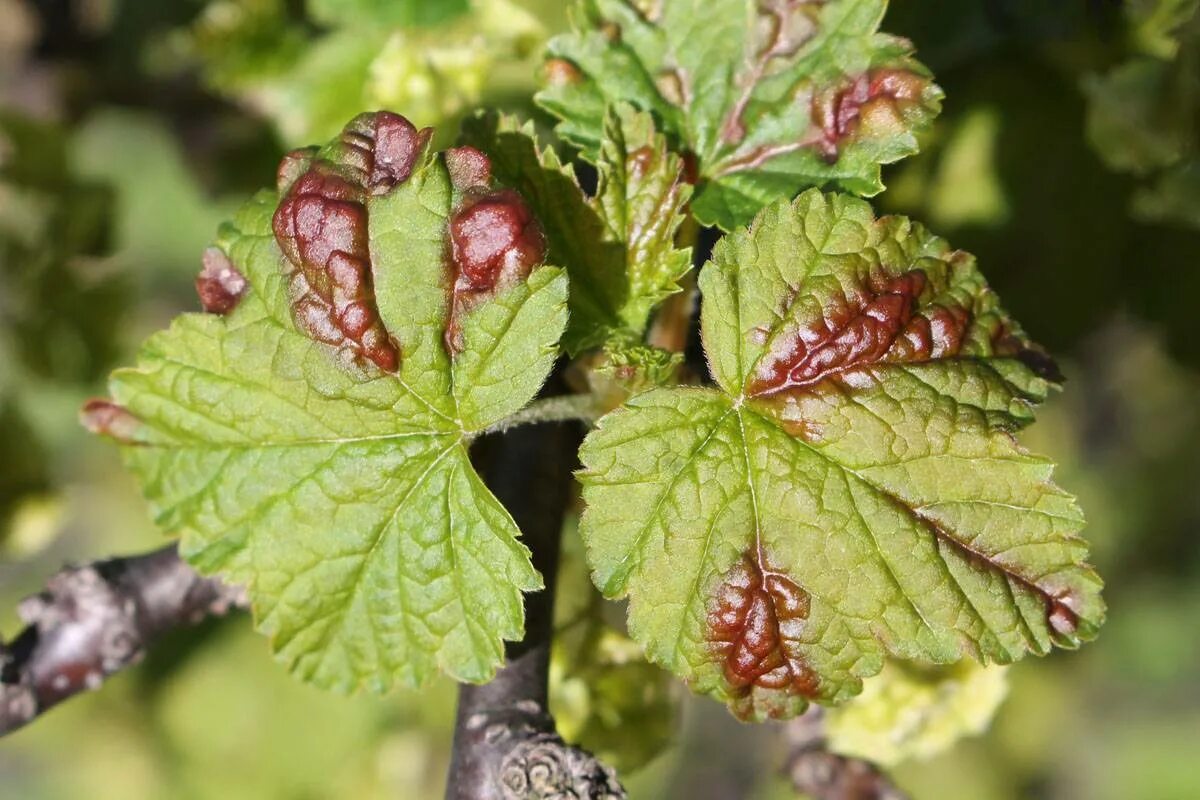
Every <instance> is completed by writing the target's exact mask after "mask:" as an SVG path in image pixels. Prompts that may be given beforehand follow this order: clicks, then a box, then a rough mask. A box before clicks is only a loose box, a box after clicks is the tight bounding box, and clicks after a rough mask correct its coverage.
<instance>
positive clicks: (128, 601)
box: [0, 545, 245, 736]
mask: <svg viewBox="0 0 1200 800" xmlns="http://www.w3.org/2000/svg"><path fill="white" fill-rule="evenodd" d="M244 605H245V597H244V595H243V593H242V591H241V590H239V589H235V588H232V587H229V586H226V585H224V584H222V583H221V582H219V581H217V580H215V579H212V578H203V577H201V576H200V575H198V574H197V573H196V572H195V571H194V570H193V569H192V568H191V567H189V566H188V565H187V564H186V563H184V561H183V560H182V559H181V558H180V557H179V555H178V553H177V552H176V549H175V546H174V545H170V546H168V547H164V548H162V549H161V550H155V551H153V552H151V553H147V554H144V555H137V556H127V557H124V558H113V559H110V560H108V561H98V562H96V563H93V564H86V565H83V566H78V567H67V568H66V569H64V570H62V571H61V572H59V573H58V574H57V575H55V576H54V577H52V578H51V579H50V580H49V581H48V582H47V584H46V589H45V591H43V592H40V593H39V594H36V595H33V596H32V597H28V598H26V599H25V600H23V601H22V602H21V604H20V606H18V608H17V613H18V614H19V615H20V617H21V619H22V620H23V621H24V622H25V623H26V625H27V626H28V627H26V628H25V630H23V631H22V632H21V633H20V634H18V635H17V637H16V638H15V639H13V640H12V641H11V642H8V643H4V642H0V736H2V735H4V734H6V733H9V732H11V731H14V730H16V729H17V728H20V727H21V726H22V725H25V724H26V723H28V722H31V721H32V720H34V719H36V718H37V717H38V716H39V715H41V714H43V713H44V712H46V711H47V710H48V709H50V708H52V707H54V706H56V705H58V704H59V703H61V702H62V701H63V700H66V699H67V698H69V697H72V696H74V695H76V694H78V693H80V692H82V691H83V690H85V689H97V688H99V687H100V684H102V683H103V682H104V680H105V679H106V678H108V676H109V675H112V674H113V673H115V672H118V671H120V670H122V669H124V668H125V667H127V666H129V665H130V664H133V663H136V662H137V661H139V660H140V659H141V658H142V656H143V655H144V654H145V652H146V648H147V647H148V646H149V645H150V643H151V642H153V641H154V640H155V639H156V638H158V637H159V636H161V635H162V634H164V633H166V632H167V631H169V630H172V629H175V628H179V627H183V626H185V625H193V624H196V623H198V622H200V621H201V620H203V619H204V618H205V617H208V616H210V615H213V614H224V613H226V612H227V611H228V610H229V609H230V608H233V607H241V606H244Z"/></svg>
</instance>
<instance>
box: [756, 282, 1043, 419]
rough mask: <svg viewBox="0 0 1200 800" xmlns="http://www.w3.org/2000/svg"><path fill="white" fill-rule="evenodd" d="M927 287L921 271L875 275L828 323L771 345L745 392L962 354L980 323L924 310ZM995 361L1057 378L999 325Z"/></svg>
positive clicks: (959, 310)
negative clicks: (1003, 360) (1012, 360)
mask: <svg viewBox="0 0 1200 800" xmlns="http://www.w3.org/2000/svg"><path fill="white" fill-rule="evenodd" d="M928 285H929V280H928V278H927V276H926V274H925V272H923V271H922V270H919V269H914V270H911V271H909V272H906V273H904V274H902V275H898V276H889V277H882V276H876V277H875V278H874V279H873V280H872V281H871V282H870V283H869V284H868V286H866V287H864V288H862V289H860V290H857V291H854V292H852V293H850V294H848V295H847V296H846V297H844V298H842V300H841V302H839V303H830V304H828V305H827V306H826V307H825V309H824V316H823V317H822V318H820V319H817V320H815V321H812V322H810V323H809V324H807V325H806V326H804V327H802V328H800V329H799V330H797V331H795V332H793V333H791V334H790V335H788V336H787V337H781V338H780V340H778V341H776V342H773V343H772V345H771V347H772V349H771V352H770V353H768V354H767V355H766V356H765V357H764V358H763V361H762V363H761V364H760V366H759V367H758V369H757V370H756V372H755V375H754V377H753V379H752V380H751V382H750V385H749V386H748V391H749V394H750V395H751V396H754V397H768V396H771V395H774V394H777V393H779V392H784V391H788V390H805V389H812V388H814V387H816V386H817V385H818V384H820V383H822V382H823V381H825V380H826V379H829V378H833V377H838V376H845V375H846V374H847V373H851V372H853V371H854V370H855V369H858V368H865V367H868V366H870V365H872V364H878V363H921V362H925V361H931V360H935V359H942V358H954V357H957V356H959V355H961V354H962V351H963V347H964V345H965V344H966V340H967V333H968V331H969V330H970V328H971V326H972V324H973V323H975V322H976V321H977V320H976V318H975V316H974V313H973V311H972V309H971V308H968V307H965V306H961V305H940V304H936V303H922V302H921V299H922V294H924V293H926V289H927V287H928ZM991 347H992V351H993V352H994V353H995V355H997V356H1002V357H1005V356H1007V357H1014V358H1018V359H1021V360H1022V361H1025V362H1028V363H1031V369H1034V371H1035V372H1037V373H1038V374H1039V375H1042V376H1043V377H1049V376H1051V375H1053V374H1057V367H1056V366H1055V365H1054V362H1053V361H1052V360H1050V359H1049V358H1048V357H1047V356H1045V355H1044V354H1042V353H1041V352H1040V351H1038V350H1036V349H1034V347H1033V345H1031V344H1029V343H1028V342H1026V341H1025V340H1024V339H1023V338H1022V337H1021V336H1018V335H1016V334H1015V333H1013V332H1012V331H1010V330H1008V329H1006V328H1004V327H1003V326H1001V327H1000V328H999V329H997V330H996V331H994V333H993V335H992V337H991Z"/></svg>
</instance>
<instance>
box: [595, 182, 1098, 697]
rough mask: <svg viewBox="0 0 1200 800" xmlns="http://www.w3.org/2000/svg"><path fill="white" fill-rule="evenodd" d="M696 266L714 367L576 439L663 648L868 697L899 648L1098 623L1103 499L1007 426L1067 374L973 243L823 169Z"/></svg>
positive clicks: (605, 578) (698, 685)
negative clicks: (1091, 529)
mask: <svg viewBox="0 0 1200 800" xmlns="http://www.w3.org/2000/svg"><path fill="white" fill-rule="evenodd" d="M700 287H701V291H702V292H703V296H704V305H703V314H702V323H703V332H704V344H705V349H706V351H707V355H708V359H709V362H710V364H711V365H712V369H713V373H714V375H715V377H716V379H717V382H718V384H719V388H717V389H702V388H680V389H660V390H655V391H651V392H648V393H645V394H642V395H639V396H637V397H635V398H634V399H633V400H631V401H630V402H629V403H628V404H627V406H626V407H625V408H623V409H619V410H617V411H615V412H613V413H612V414H610V415H608V416H607V417H605V418H603V419H602V420H601V421H600V423H599V425H598V427H597V428H596V430H595V431H593V433H592V434H591V435H590V436H589V437H588V439H587V441H586V442H585V444H584V447H583V450H582V454H581V455H582V461H583V464H584V470H583V472H582V473H581V476H580V477H581V480H582V482H583V484H584V487H585V488H584V497H585V500H586V501H587V511H586V513H585V515H584V518H583V522H582V534H583V537H584V540H585V542H586V543H587V546H588V557H589V561H590V564H591V566H592V569H593V577H594V579H595V581H596V583H597V585H598V586H599V587H600V588H601V589H602V590H603V591H604V593H605V594H607V595H608V596H610V597H621V596H626V595H628V596H629V598H630V608H629V614H630V630H631V632H632V633H633V635H634V637H635V638H637V639H638V640H639V641H640V642H641V643H642V644H643V645H644V646H645V647H646V648H647V652H648V653H649V655H650V656H651V658H653V659H654V660H656V661H658V662H660V663H662V664H663V665H665V666H667V667H669V668H670V669H672V670H673V671H675V672H676V673H677V674H678V675H680V676H681V677H683V678H684V679H686V680H687V681H688V682H689V684H690V685H691V686H692V688H693V689H695V690H696V691H699V692H702V693H706V694H710V695H713V696H714V697H717V698H718V699H721V700H723V701H725V702H727V703H728V704H729V705H730V707H731V709H732V710H733V711H734V713H735V714H737V715H738V716H740V717H743V718H746V719H765V718H772V717H787V716H792V715H794V714H796V713H798V712H799V711H801V710H802V709H803V708H804V707H805V706H806V704H807V702H808V701H811V700H816V701H820V702H826V703H830V702H838V701H841V700H844V699H846V698H847V697H849V696H851V695H853V694H855V693H857V692H858V691H859V689H860V685H861V679H862V678H863V677H864V676H867V675H871V674H874V673H875V672H877V671H878V670H879V669H880V667H881V665H882V659H883V656H884V654H890V655H895V656H899V657H903V658H910V659H918V660H924V661H930V662H935V663H950V662H954V661H957V660H958V659H960V658H962V657H963V656H972V657H974V658H976V659H978V660H981V661H984V662H1000V663H1007V662H1010V661H1013V660H1015V659H1018V658H1020V657H1021V656H1023V655H1024V654H1026V653H1029V652H1032V653H1037V654H1042V653H1046V652H1048V651H1049V650H1050V648H1051V646H1052V645H1055V644H1057V645H1060V646H1075V645H1077V644H1078V643H1080V642H1081V641H1083V640H1085V639H1088V638H1090V637H1092V636H1093V635H1094V634H1095V632H1096V629H1097V627H1098V626H1099V625H1100V623H1101V621H1102V619H1103V615H1104V609H1103V604H1102V601H1101V600H1100V597H1099V589H1100V581H1099V579H1098V578H1097V577H1096V575H1095V574H1094V573H1093V572H1092V571H1091V569H1090V568H1089V567H1088V566H1087V565H1086V564H1085V563H1084V559H1085V557H1086V546H1085V544H1084V543H1083V542H1082V540H1081V539H1079V538H1078V532H1079V530H1080V529H1081V528H1082V525H1083V518H1082V515H1081V514H1080V512H1079V509H1078V507H1077V506H1076V505H1075V502H1074V500H1073V498H1072V497H1071V496H1070V495H1068V494H1067V493H1065V492H1064V491H1062V490H1061V489H1059V488H1058V487H1057V486H1056V485H1055V484H1054V483H1053V482H1052V480H1051V471H1052V465H1051V464H1050V462H1048V461H1047V460H1045V459H1043V458H1041V457H1038V456H1035V455H1031V454H1030V453H1028V452H1027V451H1025V450H1024V449H1023V448H1022V447H1021V446H1020V445H1019V444H1018V443H1017V442H1016V441H1015V439H1014V438H1013V435H1012V431H1014V430H1015V429H1017V428H1019V427H1020V426H1022V425H1025V424H1027V423H1028V422H1029V421H1030V420H1031V407H1032V405H1033V404H1034V403H1036V402H1037V401H1039V400H1040V399H1041V398H1042V397H1043V396H1044V395H1045V393H1046V391H1047V389H1048V388H1049V386H1050V385H1051V384H1052V383H1053V381H1054V380H1055V379H1056V378H1057V373H1056V371H1055V369H1054V366H1053V363H1052V362H1051V361H1050V360H1049V359H1048V358H1047V357H1046V356H1045V355H1044V354H1043V353H1042V352H1041V351H1040V350H1038V349H1037V348H1036V346H1035V345H1033V344H1032V343H1031V342H1030V341H1029V340H1028V338H1027V337H1026V336H1025V334H1024V333H1023V332H1022V331H1021V330H1020V328H1019V327H1017V325H1016V323H1015V322H1013V321H1012V320H1011V319H1010V318H1009V317H1008V315H1007V314H1006V313H1005V312H1004V311H1003V309H1002V308H1000V306H999V304H998V302H997V300H996V297H995V295H994V294H993V293H992V292H991V291H990V289H988V287H987V285H986V283H985V282H984V280H983V278H982V276H981V275H980V273H979V272H978V270H977V269H976V267H975V264H974V262H973V260H972V259H971V257H970V256H968V255H966V254H965V253H961V252H957V251H952V250H951V249H950V248H949V247H948V246H947V245H946V243H945V242H944V241H942V240H940V239H938V238H936V237H933V236H931V235H930V234H928V233H927V232H926V231H925V230H924V229H922V228H920V227H919V226H917V225H914V224H912V223H910V222H908V221H907V220H905V219H900V218H884V219H875V218H874V216H873V214H872V212H871V210H870V208H869V206H868V205H867V204H866V203H864V202H862V201H859V200H855V199H852V198H848V197H844V196H838V195H822V194H821V193H819V192H816V191H809V192H806V193H804V194H802V195H801V196H800V197H799V198H797V200H796V201H795V202H794V203H786V202H782V203H778V204H776V205H773V206H771V207H769V208H768V209H767V210H765V211H764V212H763V213H762V214H761V215H760V216H759V218H758V219H757V220H756V222H755V224H754V226H752V228H751V229H750V230H749V231H746V230H742V231H738V232H735V233H734V234H732V235H731V236H730V237H728V238H726V239H725V240H723V241H722V242H721V243H720V244H718V246H717V249H716V251H715V254H714V259H713V261H712V262H711V263H710V264H708V265H706V266H705V267H704V269H703V271H702V272H701V279H700Z"/></svg>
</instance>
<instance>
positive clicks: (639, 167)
mask: <svg viewBox="0 0 1200 800" xmlns="http://www.w3.org/2000/svg"><path fill="white" fill-rule="evenodd" d="M603 124H604V132H603V138H602V141H601V152H600V154H599V157H598V169H599V173H600V184H599V188H598V191H597V194H596V196H595V197H594V198H588V197H586V196H585V195H584V193H583V191H582V190H581V189H580V188H579V184H578V182H577V181H576V179H575V175H574V171H573V170H572V168H571V167H569V166H564V165H563V163H562V162H561V161H560V160H559V159H558V156H557V155H556V154H555V153H554V152H553V151H552V150H549V149H542V148H541V147H540V146H539V145H538V142H537V139H536V137H535V134H534V131H533V127H532V126H531V125H524V126H522V125H520V124H519V123H518V122H517V121H516V120H515V119H513V118H511V117H503V116H498V115H485V116H478V117H475V118H473V119H470V120H467V122H466V123H465V124H464V126H463V141H465V142H466V143H467V144H468V145H472V146H474V147H477V148H479V149H480V150H482V151H483V152H485V153H487V154H488V156H489V157H490V158H491V160H492V163H493V166H494V168H495V170H496V174H497V177H498V178H499V179H500V180H502V181H503V182H504V183H506V184H507V185H510V186H513V187H516V188H517V189H519V190H520V191H521V192H522V194H523V195H524V196H525V197H526V198H527V199H528V200H529V203H530V205H531V206H532V208H533V209H534V213H535V214H536V215H537V217H538V218H539V219H540V220H541V221H542V225H543V227H544V229H545V232H546V239H547V245H548V249H549V253H550V258H551V260H553V261H554V262H555V263H559V264H563V265H565V266H566V268H567V270H568V272H569V273H570V276H571V321H570V324H569V326H568V329H567V333H566V336H565V337H564V345H565V346H566V348H567V349H568V351H569V352H571V353H572V354H575V353H579V352H581V351H583V350H587V349H590V348H594V347H599V346H601V345H604V344H605V343H606V342H610V341H621V342H632V341H637V340H640V338H641V336H642V334H643V333H644V331H645V328H646V324H647V320H648V318H649V315H650V312H651V311H652V310H653V309H654V307H655V306H657V305H658V304H659V303H661V302H662V301H663V300H664V299H666V298H667V297H669V296H670V295H671V294H673V293H674V292H676V291H679V286H678V284H677V281H678V280H679V279H680V278H681V277H683V275H685V274H686V273H687V271H688V270H689V269H690V268H691V248H677V247H675V235H676V233H677V232H678V230H679V226H680V225H681V224H682V222H683V208H684V206H685V205H686V204H687V202H688V200H689V198H690V197H691V186H690V185H688V184H687V182H686V181H685V180H684V165H683V161H682V159H681V158H680V157H679V156H677V155H675V154H673V153H671V152H669V151H668V150H667V145H666V141H665V139H664V138H663V136H661V135H660V134H658V133H657V132H656V130H655V128H654V123H653V120H652V119H651V118H650V117H649V115H647V114H644V113H637V112H635V111H634V110H633V109H632V108H630V107H628V106H621V107H614V108H613V109H610V112H609V114H608V115H607V116H606V117H605V119H604V122H603Z"/></svg>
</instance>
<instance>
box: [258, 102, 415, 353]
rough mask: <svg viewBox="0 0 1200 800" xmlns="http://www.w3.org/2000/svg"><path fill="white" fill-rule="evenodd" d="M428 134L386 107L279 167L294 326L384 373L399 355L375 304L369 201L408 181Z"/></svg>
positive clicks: (278, 226)
mask: <svg viewBox="0 0 1200 800" xmlns="http://www.w3.org/2000/svg"><path fill="white" fill-rule="evenodd" d="M431 133H432V132H431V131H430V130H429V129H425V130H420V131H418V130H417V129H416V127H414V126H413V124H412V123H410V122H409V121H408V120H406V119H405V118H404V117H401V116H399V115H398V114H392V113H390V112H387V111H379V112H375V113H368V114H360V115H359V116H357V117H355V118H354V119H353V120H352V121H351V122H350V123H349V124H348V125H347V126H346V127H345V128H344V129H343V130H342V133H341V135H340V137H339V138H338V140H337V142H335V143H334V144H332V145H330V146H329V147H327V148H325V149H324V150H322V151H320V153H319V154H313V153H311V152H309V151H295V152H293V153H291V154H289V155H288V156H286V157H285V158H284V163H283V164H281V165H280V170H279V175H280V183H281V185H283V184H284V183H286V185H287V190H286V193H285V194H284V196H283V198H282V199H281V200H280V203H279V207H278V208H277V209H276V211H275V217H274V220H273V227H274V231H275V239H276V241H278V242H279V247H280V249H281V250H282V251H283V254H284V257H285V259H286V266H287V274H288V288H289V292H290V295H291V299H292V310H293V317H294V318H295V320H296V323H297V325H298V326H299V327H300V328H301V329H302V330H303V331H304V332H305V333H306V334H308V335H309V336H311V337H312V338H314V339H316V340H317V341H320V342H324V343H325V344H329V345H333V346H335V347H338V348H340V349H344V350H346V351H348V352H350V353H351V354H352V356H353V357H354V358H355V359H356V360H358V359H359V358H360V357H362V358H366V359H367V360H370V361H371V362H373V363H374V364H375V365H376V366H378V367H379V368H380V369H382V370H384V371H386V372H394V371H396V370H397V369H398V368H399V365H400V356H399V352H398V350H397V348H396V346H395V344H394V343H393V342H392V341H391V339H390V338H389V337H388V335H387V331H386V330H385V329H384V327H383V322H382V321H381V320H380V319H379V312H378V309H377V307H376V304H375V290H374V285H373V280H372V274H371V256H370V248H369V246H368V241H367V206H366V202H367V197H368V196H369V195H377V194H384V193H386V192H387V191H389V190H391V189H392V188H393V187H395V186H396V185H397V184H399V183H402V182H404V181H406V180H408V178H409V176H410V175H411V174H412V170H413V168H414V166H415V164H416V160H417V158H418V157H419V155H420V153H421V151H422V150H423V149H424V147H425V145H426V143H427V142H428V140H429V137H430V135H431ZM297 171H299V174H298V175H293V173H296V172H297Z"/></svg>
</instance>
